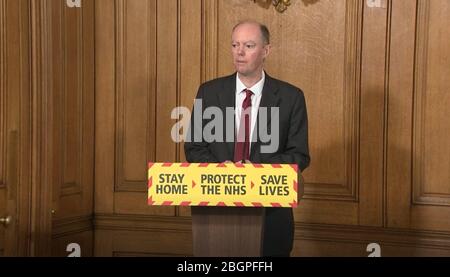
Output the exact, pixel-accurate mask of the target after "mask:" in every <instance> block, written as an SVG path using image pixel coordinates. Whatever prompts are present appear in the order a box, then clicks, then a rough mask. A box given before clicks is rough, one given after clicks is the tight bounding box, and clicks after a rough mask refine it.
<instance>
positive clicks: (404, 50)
mask: <svg viewBox="0 0 450 277" xmlns="http://www.w3.org/2000/svg"><path fill="white" fill-rule="evenodd" d="M262 2H263V1H256V3H255V2H254V1H243V0H233V1H229V0H227V1H225V0H223V1H222V0H207V1H206V0H203V1H202V0H197V1H195V0H192V1H177V0H168V1H157V0H148V1H142V0H126V1H124V0H116V1H109V0H98V1H96V13H95V14H96V16H95V19H96V46H95V47H96V110H95V111H96V124H95V126H96V127H95V128H96V138H95V139H96V148H95V149H96V161H95V165H96V167H95V168H96V175H95V186H96V190H95V194H96V195H95V213H96V215H95V228H96V233H95V234H96V237H95V241H96V243H95V254H96V255H190V254H191V253H192V250H191V243H192V242H191V233H190V218H189V209H187V208H155V207H147V206H146V202H145V199H146V193H145V190H146V187H145V183H146V162H147V161H157V162H158V161H167V162H170V161H182V160H183V159H184V157H183V149H182V146H181V145H177V144H175V143H173V142H172V140H171V139H170V130H171V127H172V125H173V124H174V123H175V120H171V118H170V112H171V110H172V109H173V108H174V107H176V106H180V105H181V106H187V107H189V108H190V107H191V105H192V100H193V98H194V96H195V94H196V90H197V88H198V85H199V84H200V83H201V82H203V81H206V80H209V79H212V78H215V77H217V76H223V75H226V74H229V73H231V72H233V67H232V64H231V56H230V46H229V45H230V32H231V28H232V26H233V25H234V24H235V23H237V22H238V21H239V20H240V19H243V18H248V17H251V18H253V19H256V20H260V21H263V22H265V23H266V24H267V25H268V27H269V29H270V30H271V33H272V45H273V51H272V54H271V56H270V57H269V59H268V61H267V71H268V73H269V74H270V75H272V76H274V77H278V78H281V79H283V80H286V81H288V82H291V83H293V84H294V85H296V86H298V87H300V88H302V89H303V90H304V92H305V96H306V101H307V106H308V115H309V122H310V129H309V130H310V149H311V157H312V163H311V166H310V167H309V168H308V169H307V170H306V171H305V172H304V176H305V180H306V187H305V189H306V195H305V199H304V201H303V202H302V203H301V205H300V207H299V208H298V209H297V210H296V211H295V218H296V237H295V239H296V242H295V249H294V252H293V255H322V256H324V255H356V256H361V255H362V256H364V255H368V253H367V252H366V246H367V244H369V243H371V242H377V243H379V244H380V245H381V247H382V255H449V254H450V236H449V234H450V233H449V231H450V228H449V227H450V226H449V224H450V223H449V222H450V221H448V218H450V217H449V213H450V208H449V207H448V195H449V186H448V183H449V182H448V181H449V180H450V176H449V175H448V170H446V168H449V166H450V164H449V159H448V157H449V155H448V151H450V144H449V143H448V139H447V134H448V132H449V130H450V126H449V124H448V123H447V121H446V120H445V117H446V116H448V111H447V109H445V107H447V106H448V105H447V106H446V104H448V101H449V97H448V93H446V92H447V91H448V83H449V82H448V81H449V77H448V76H450V75H449V74H448V73H449V72H448V71H449V70H448V66H447V67H445V65H448V59H447V58H446V57H448V55H447V53H446V51H448V49H447V48H446V47H445V45H448V40H449V39H450V35H449V34H448V33H446V31H442V30H441V31H438V30H440V29H441V28H438V26H446V24H448V19H447V18H446V17H445V16H444V15H445V11H448V10H449V8H450V5H449V4H448V3H447V2H446V1H444V0H436V1H425V0H419V1H417V2H416V1H384V2H383V3H384V5H383V7H380V8H370V7H368V6H367V5H366V4H365V1H356V0H347V1H345V0H340V1H331V0H330V1H326V0H320V1H314V0H311V1H293V4H292V5H291V6H290V7H289V8H288V10H287V11H286V12H285V13H284V14H278V13H277V12H276V11H275V10H274V9H273V8H271V7H269V8H267V5H266V6H264V4H263V3H262ZM411 188H412V189H411Z"/></svg>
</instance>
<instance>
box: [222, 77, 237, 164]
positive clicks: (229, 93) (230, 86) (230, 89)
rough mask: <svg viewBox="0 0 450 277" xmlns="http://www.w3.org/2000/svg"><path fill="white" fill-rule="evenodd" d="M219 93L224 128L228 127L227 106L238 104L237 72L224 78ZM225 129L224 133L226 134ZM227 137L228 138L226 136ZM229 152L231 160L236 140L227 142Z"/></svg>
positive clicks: (232, 106)
mask: <svg viewBox="0 0 450 277" xmlns="http://www.w3.org/2000/svg"><path fill="white" fill-rule="evenodd" d="M218 95H219V104H220V108H221V110H222V111H223V113H224V116H223V128H226V108H227V107H231V108H234V106H235V105H236V73H235V74H233V75H230V76H228V77H226V78H225V79H224V83H223V89H222V91H220V92H219V93H218ZM232 124H233V130H234V126H235V124H234V116H233V122H232ZM225 131H226V130H224V134H225ZM224 139H226V138H224ZM225 143H226V146H227V149H228V152H229V160H233V156H234V142H225Z"/></svg>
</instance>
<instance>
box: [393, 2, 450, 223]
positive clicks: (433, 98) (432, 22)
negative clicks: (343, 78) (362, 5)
mask: <svg viewBox="0 0 450 277" xmlns="http://www.w3.org/2000/svg"><path fill="white" fill-rule="evenodd" d="M404 5H413V4H411V3H410V4H403V5H402V4H399V3H396V6H395V8H397V10H396V12H397V13H398V14H404V16H405V18H404V19H405V20H406V22H405V21H401V20H400V19H399V21H395V22H393V26H395V27H397V28H398V29H400V28H402V31H401V32H400V31H399V34H402V37H399V38H397V37H393V38H395V39H396V41H395V42H396V43H397V42H398V47H399V48H401V49H408V50H406V51H405V50H403V51H405V52H406V54H402V55H401V56H400V57H401V58H402V59H395V63H392V64H391V66H392V69H391V72H392V76H391V80H392V82H393V85H392V88H396V89H398V94H390V101H389V103H390V112H389V116H390V120H389V125H388V128H389V129H388V130H389V138H390V141H389V146H390V149H389V151H390V152H389V151H388V160H387V163H388V165H389V167H388V168H389V169H390V171H389V174H388V185H389V188H390V189H389V191H388V198H387V205H388V210H387V212H388V220H387V224H388V226H389V227H402V228H411V229H426V230H436V231H442V232H449V231H450V223H449V221H448V220H447V218H449V216H450V208H449V191H450V190H449V186H448V180H449V178H450V175H449V174H448V170H447V168H448V167H449V165H450V160H449V158H448V153H449V151H450V145H449V143H448V139H447V137H448V135H447V134H448V133H449V131H450V125H449V124H448V122H447V120H446V118H447V117H448V116H449V113H448V109H447V108H446V107H447V106H448V103H449V101H450V98H449V97H448V95H447V93H446V91H448V88H449V87H448V82H449V81H450V80H449V77H448V76H449V73H450V72H449V70H448V64H449V59H448V58H447V56H448V53H447V52H448V49H447V48H448V47H445V46H444V45H448V43H449V41H450V33H449V32H448V31H444V30H443V29H442V31H438V30H436V28H437V26H445V24H448V18H447V17H446V16H444V14H446V12H448V11H449V10H450V5H449V3H448V2H446V1H418V2H417V6H416V7H415V8H416V10H417V12H416V16H413V15H414V14H413V13H412V11H411V16H410V17H409V18H406V14H405V12H404V9H403V8H404ZM399 18H401V16H399ZM405 25H406V26H405ZM440 29H441V28H440ZM403 68H404V69H405V71H404V72H403V74H402V76H400V74H396V73H395V72H396V71H397V70H402V69H403ZM400 84H404V86H400ZM391 99H392V100H391ZM444 168H445V169H444ZM399 169H402V170H399Z"/></svg>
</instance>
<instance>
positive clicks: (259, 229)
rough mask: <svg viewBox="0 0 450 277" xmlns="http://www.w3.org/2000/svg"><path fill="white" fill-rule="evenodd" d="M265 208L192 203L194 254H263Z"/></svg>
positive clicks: (210, 255)
mask: <svg viewBox="0 0 450 277" xmlns="http://www.w3.org/2000/svg"><path fill="white" fill-rule="evenodd" d="M264 209H265V208H251V207H191V211H192V234H193V243H194V256H196V257H260V256H262V249H263V248H262V239H263V226H264V214H265V213H264Z"/></svg>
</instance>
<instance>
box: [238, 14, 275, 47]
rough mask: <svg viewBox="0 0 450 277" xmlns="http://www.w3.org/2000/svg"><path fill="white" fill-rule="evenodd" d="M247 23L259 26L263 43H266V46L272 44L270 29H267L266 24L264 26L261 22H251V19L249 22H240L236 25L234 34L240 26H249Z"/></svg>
mask: <svg viewBox="0 0 450 277" xmlns="http://www.w3.org/2000/svg"><path fill="white" fill-rule="evenodd" d="M247 23H250V24H256V25H258V26H259V30H260V31H261V36H262V40H263V42H264V43H265V44H270V32H269V28H267V26H266V25H264V24H262V23H260V22H258V21H256V20H250V19H247V20H242V21H239V23H238V24H236V25H234V27H233V31H232V33H234V30H235V29H236V28H237V27H239V26H240V25H242V24H247Z"/></svg>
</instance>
